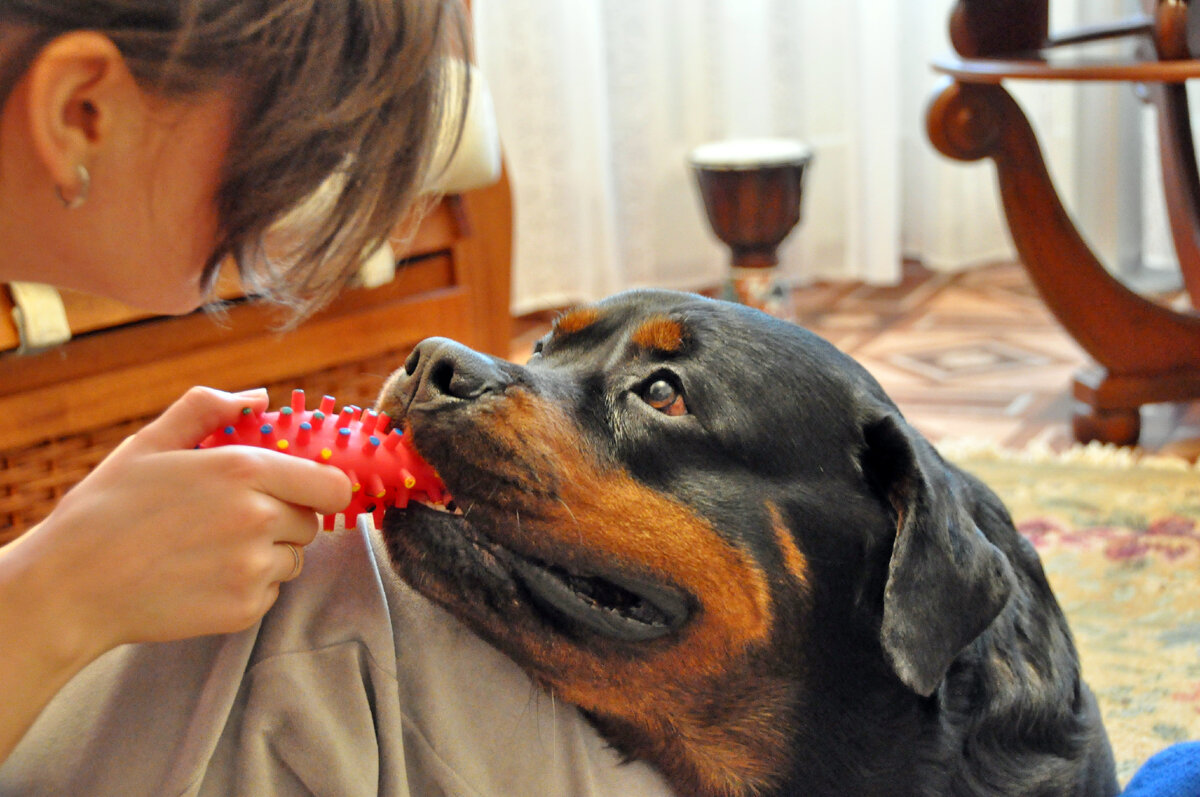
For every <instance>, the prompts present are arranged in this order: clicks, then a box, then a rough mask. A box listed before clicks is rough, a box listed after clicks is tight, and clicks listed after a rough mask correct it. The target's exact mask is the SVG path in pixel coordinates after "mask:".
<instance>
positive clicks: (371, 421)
mask: <svg viewBox="0 0 1200 797" xmlns="http://www.w3.org/2000/svg"><path fill="white" fill-rule="evenodd" d="M334 403H335V401H334V398H333V397H332V396H325V397H324V398H322V399H321V404H320V406H319V407H317V409H315V410H306V409H305V408H304V391H303V390H293V391H292V403H291V406H288V407H283V408H282V409H280V410H278V411H277V412H259V413H254V412H251V410H250V408H249V407H247V408H245V409H244V410H242V418H241V420H239V421H238V422H237V423H236V424H234V425H232V426H226V427H224V428H222V429H218V430H216V431H215V432H213V433H212V434H211V435H209V436H208V437H206V438H205V439H204V440H203V441H202V442H201V443H200V446H199V447H200V448H215V447H217V446H227V445H243V446H257V447H259V448H271V449H274V450H276V451H282V452H284V453H285V454H291V455H293V456H297V457H307V458H308V459H311V460H315V461H316V462H324V463H327V464H329V465H332V466H334V467H335V468H340V469H341V470H342V471H344V472H345V473H346V475H347V476H349V477H350V481H351V483H353V485H354V497H353V499H352V500H351V501H350V505H349V506H347V507H346V508H345V509H344V510H343V511H342V513H341V514H342V515H343V516H344V517H345V519H346V525H347V526H352V525H354V523H355V521H356V519H357V517H358V516H359V515H360V514H364V513H365V514H370V515H372V516H373V517H374V519H375V526H376V528H378V527H379V525H380V523H381V522H382V521H383V512H384V510H385V509H387V508H388V507H392V506H395V507H406V506H408V502H409V501H426V502H429V503H433V504H444V503H445V502H446V500H447V498H448V497H449V496H447V495H446V487H445V485H444V484H442V480H441V478H439V477H438V475H437V472H436V471H434V469H433V468H432V467H430V465H429V464H428V463H427V462H425V460H423V459H422V458H421V456H420V454H418V453H417V452H416V451H415V450H414V449H413V448H412V444H411V443H409V441H408V438H406V437H405V436H404V435H403V434H402V433H401V432H400V431H399V430H396V429H392V430H391V431H390V432H387V433H386V434H384V432H385V430H386V429H387V426H388V424H389V423H390V422H391V419H390V418H388V416H387V415H386V414H377V413H375V412H374V411H373V410H366V411H364V410H362V409H361V408H359V407H355V406H346V407H343V408H342V410H341V412H338V413H336V414H335V413H334ZM335 522H336V516H335V515H326V516H325V518H324V526H325V528H326V529H327V530H328V529H332V528H333V526H334V523H335Z"/></svg>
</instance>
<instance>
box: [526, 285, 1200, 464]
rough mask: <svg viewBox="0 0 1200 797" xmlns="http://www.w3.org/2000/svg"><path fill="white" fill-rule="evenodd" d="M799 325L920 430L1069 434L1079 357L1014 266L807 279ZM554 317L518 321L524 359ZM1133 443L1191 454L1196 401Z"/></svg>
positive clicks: (1003, 442)
mask: <svg viewBox="0 0 1200 797" xmlns="http://www.w3.org/2000/svg"><path fill="white" fill-rule="evenodd" d="M795 301H796V307H797V321H798V323H800V324H801V325H803V326H805V327H808V328H809V329H811V330H812V331H814V332H816V333H817V334H819V335H822V336H823V337H825V338H828V339H829V340H830V341H832V342H833V343H834V344H835V345H837V346H838V347H839V348H841V349H842V350H843V351H845V352H846V353H848V354H850V355H851V356H853V357H854V358H855V359H857V360H858V361H859V362H861V363H862V364H863V365H864V366H866V368H867V369H868V370H869V371H871V373H872V374H874V375H875V377H876V378H877V379H878V380H879V381H880V383H881V384H882V385H883V387H884V389H886V390H887V391H888V393H889V394H890V395H891V396H892V398H893V399H894V400H895V401H896V403H897V404H898V405H899V407H900V409H901V411H902V412H903V413H904V414H905V416H906V417H907V418H908V419H909V420H910V421H911V422H912V423H913V424H914V425H916V426H917V427H918V428H919V429H920V430H921V431H922V432H924V433H925V434H926V435H927V436H928V437H930V438H931V439H933V440H935V441H937V440H946V439H952V438H953V439H958V438H970V439H975V440H981V441H988V442H991V443H994V444H996V445H998V446H1001V447H1006V448H1014V449H1015V448H1022V447H1025V446H1027V445H1030V444H1037V445H1046V446H1049V447H1051V448H1053V449H1056V450H1058V449H1063V448H1066V447H1068V446H1070V445H1071V444H1072V443H1073V442H1074V441H1073V439H1072V437H1071V430H1070V415H1071V396H1070V392H1069V391H1070V388H1069V385H1070V378H1071V375H1072V373H1073V372H1074V371H1075V370H1076V369H1077V368H1079V367H1080V366H1081V365H1083V364H1084V363H1086V362H1087V357H1086V356H1085V355H1084V353H1083V352H1082V351H1081V350H1080V348H1079V347H1078V346H1077V345H1076V344H1075V342H1074V341H1073V340H1071V338H1070V337H1069V336H1068V335H1067V334H1066V333H1065V332H1064V331H1063V330H1062V329H1061V328H1060V327H1059V326H1058V323H1057V322H1056V321H1055V320H1054V317H1053V316H1052V315H1051V314H1050V313H1049V311H1048V310H1046V308H1045V306H1044V305H1043V304H1042V302H1041V300H1040V299H1039V298H1038V296H1037V293H1036V292H1035V290H1034V288H1033V286H1032V284H1031V283H1030V282H1029V279H1028V277H1027V276H1026V274H1025V271H1024V269H1022V268H1021V266H1020V265H1019V264H1016V263H1000V264H996V265H992V266H987V267H985V268H981V269H977V270H973V271H968V272H960V273H954V274H943V273H936V272H931V271H928V270H926V269H924V268H922V267H921V266H919V265H916V264H907V265H906V267H905V275H904V279H903V281H902V282H901V284H900V285H898V286H895V287H887V288H876V287H871V286H866V285H862V284H856V283H828V284H817V285H812V286H808V287H806V288H802V289H799V290H797V291H796V293H795ZM552 317H553V314H552V313H549V314H547V313H541V314H535V315H532V316H526V317H523V318H520V319H518V320H517V324H516V325H515V330H516V334H515V336H514V339H513V345H512V355H511V356H512V358H513V359H514V360H516V361H518V362H523V361H524V360H525V359H526V358H527V357H528V355H529V351H530V348H531V346H532V344H533V341H535V340H536V339H537V338H538V337H540V336H541V335H543V334H545V332H546V330H547V329H548V327H549V322H550V319H551V318H552ZM1142 427H1143V428H1142V441H1141V445H1142V447H1143V448H1145V449H1147V450H1150V451H1156V452H1168V453H1179V452H1183V453H1189V452H1190V454H1191V456H1193V457H1194V456H1195V451H1194V450H1193V449H1195V450H1200V446H1198V445H1197V444H1196V441H1198V440H1200V402H1194V403H1191V404H1161V405H1153V406H1151V407H1146V408H1144V409H1143V412H1142Z"/></svg>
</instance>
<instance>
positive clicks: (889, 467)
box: [861, 413, 1014, 697]
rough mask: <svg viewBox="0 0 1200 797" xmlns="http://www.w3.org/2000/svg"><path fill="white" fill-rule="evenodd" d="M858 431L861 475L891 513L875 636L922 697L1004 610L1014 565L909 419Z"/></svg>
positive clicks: (888, 419) (886, 419)
mask: <svg viewBox="0 0 1200 797" xmlns="http://www.w3.org/2000/svg"><path fill="white" fill-rule="evenodd" d="M864 433H865V441H866V447H865V449H864V451H863V455H862V460H861V462H862V467H863V470H864V473H865V474H866V475H867V477H868V479H869V480H870V481H871V482H872V484H873V486H874V488H875V489H876V490H878V491H879V493H880V494H881V496H883V498H884V499H885V500H886V501H888V502H890V503H891V505H892V506H893V507H894V508H895V511H896V518H897V520H896V538H895V542H894V544H893V546H892V553H891V559H890V561H889V564H888V571H887V582H886V585H885V587H884V595H883V619H882V624H881V628H880V641H881V642H882V644H883V650H884V654H885V655H886V656H887V657H888V660H889V662H890V664H891V666H892V668H893V669H894V670H895V672H896V674H897V675H898V676H899V677H900V680H901V681H903V682H904V683H905V684H906V685H907V686H908V687H909V688H910V689H912V690H913V691H914V692H917V693H918V694H920V695H923V696H925V697H928V696H929V695H931V694H933V692H934V690H936V689H937V687H938V684H940V683H941V682H942V679H943V677H944V676H945V674H946V670H947V669H948V668H949V667H950V664H951V662H953V661H954V659H955V657H957V656H958V654H959V653H961V652H962V650H963V649H964V648H965V647H966V646H967V645H968V644H970V643H971V641H972V640H974V639H975V638H976V637H977V636H978V635H979V634H980V633H981V632H982V631H983V630H984V629H985V628H987V626H988V625H989V624H990V623H991V622H992V620H994V619H995V618H996V615H998V614H999V613H1000V610H1001V609H1003V608H1004V604H1005V603H1006V602H1007V601H1008V597H1009V593H1010V592H1011V591H1012V587H1013V580H1014V575H1013V571H1012V566H1011V565H1010V564H1009V562H1008V558H1007V557H1006V556H1005V555H1004V554H1003V553H1001V552H1000V550H999V549H998V548H996V546H994V545H992V543H991V542H990V541H989V540H988V539H987V538H986V537H985V536H984V535H983V532H982V531H980V530H979V527H978V526H977V525H976V524H975V522H974V520H973V519H972V518H971V515H970V512H969V511H968V507H967V505H966V503H965V502H964V501H963V499H962V496H961V491H962V490H964V489H966V487H965V483H963V482H962V481H961V477H959V476H957V475H956V474H954V473H953V472H952V471H951V470H950V469H949V467H948V466H947V465H946V463H945V462H943V461H942V459H941V457H940V456H938V454H937V452H936V451H934V450H933V447H932V446H930V445H929V443H928V442H927V441H926V440H925V439H924V438H923V437H921V436H920V435H919V434H918V433H917V432H916V431H914V430H913V429H912V427H910V426H909V425H908V423H906V422H905V421H904V420H903V419H901V418H899V417H898V416H897V415H895V414H891V413H889V414H887V415H885V416H883V417H882V418H879V419H877V420H874V421H872V422H870V423H868V424H867V425H866V427H865V428H864Z"/></svg>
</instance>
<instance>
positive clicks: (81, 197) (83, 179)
mask: <svg viewBox="0 0 1200 797" xmlns="http://www.w3.org/2000/svg"><path fill="white" fill-rule="evenodd" d="M75 174H76V175H77V176H78V178H79V188H78V189H77V190H76V191H75V196H73V197H71V198H70V199H67V197H66V196H65V195H64V194H63V190H62V186H61V185H55V186H54V193H56V194H58V198H59V200H60V201H61V202H62V203H63V207H64V208H66V209H67V210H74V209H75V208H77V207H79V206H80V205H82V204H83V203H84V202H87V198H88V191H90V190H91V188H92V175H91V174H89V173H88V170H87V167H86V166H84V165H83V164H82V163H80V164H76V166H75Z"/></svg>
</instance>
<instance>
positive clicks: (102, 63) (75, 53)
mask: <svg viewBox="0 0 1200 797" xmlns="http://www.w3.org/2000/svg"><path fill="white" fill-rule="evenodd" d="M26 80H27V81H28V86H27V88H28V91H27V94H26V97H27V101H26V109H25V110H26V112H27V114H28V119H29V133H30V141H31V143H32V145H33V148H34V152H35V154H36V156H37V157H38V158H39V159H40V160H41V162H42V165H43V166H44V167H45V168H46V170H47V172H48V173H49V175H50V177H51V179H52V180H53V181H54V184H55V185H56V186H58V187H59V190H60V193H64V192H65V193H74V192H75V191H76V190H78V188H79V187H80V186H79V183H80V171H79V167H80V166H83V167H84V168H85V169H87V170H91V169H92V168H93V164H94V162H95V161H96V160H97V158H98V157H99V156H100V154H101V153H102V152H103V150H104V149H105V148H106V147H109V146H110V145H111V144H112V143H113V142H112V139H113V136H114V134H115V132H116V130H117V129H118V126H117V124H116V122H117V120H118V119H120V118H122V117H128V116H129V115H130V114H131V113H136V112H138V111H139V110H140V109H141V107H142V93H141V90H140V88H139V87H138V85H137V81H136V80H135V79H134V77H133V75H132V74H131V73H130V71H129V69H128V67H127V66H126V64H125V59H124V57H123V56H122V55H121V51H120V50H118V49H117V46H116V45H115V44H113V43H112V41H111V40H110V39H109V38H108V37H106V36H103V35H101V34H99V33H94V32H90V31H77V32H72V33H67V34H64V35H62V36H59V37H58V38H56V39H54V40H53V41H51V42H50V43H49V44H47V45H46V46H45V47H44V48H43V49H42V51H41V52H39V53H38V55H37V57H36V58H35V59H34V61H33V63H32V64H31V65H30V67H29V70H28V72H27V74H26Z"/></svg>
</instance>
